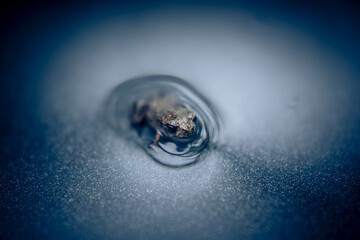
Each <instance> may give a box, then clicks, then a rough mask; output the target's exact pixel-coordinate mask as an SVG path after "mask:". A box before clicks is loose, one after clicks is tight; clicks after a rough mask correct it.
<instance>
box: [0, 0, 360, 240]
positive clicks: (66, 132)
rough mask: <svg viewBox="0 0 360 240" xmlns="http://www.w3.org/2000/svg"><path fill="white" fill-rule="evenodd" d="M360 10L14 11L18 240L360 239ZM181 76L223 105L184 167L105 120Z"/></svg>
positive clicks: (216, 6) (280, 6) (91, 6)
mask: <svg viewBox="0 0 360 240" xmlns="http://www.w3.org/2000/svg"><path fill="white" fill-rule="evenodd" d="M358 12H359V7H358V6H357V5H355V4H352V3H350V2H346V3H340V2H333V1H316V2H307V1H305V2H302V3H297V2H288V1H277V2H268V1H257V2H250V1H248V2H241V3H236V2H223V3H218V2H214V1H212V2H206V3H205V2H199V1H197V2H171V3H169V2H138V3H121V2H107V3H98V2H93V1H89V2H88V1H87V2H78V3H70V2H62V3H55V2H53V3H49V2H44V1H35V2H16V3H13V5H11V6H3V7H2V10H1V29H0V30H1V39H0V43H1V46H0V47H1V56H0V59H1V81H0V83H1V86H0V87H1V88H0V91H1V92H0V93H1V96H0V104H1V105H0V106H1V118H0V131H1V132H0V133H1V138H0V143H1V146H0V147H1V148H0V160H1V169H0V173H1V175H0V213H1V215H0V217H1V219H0V237H1V238H3V239H307V238H315V239H325V238H327V239H329V238H330V239H336V238H346V239H351V238H352V239H356V238H357V237H359V234H360V230H359V226H360V220H359V219H360V218H359V216H360V209H359V207H360V206H359V204H360V194H359V190H360V189H359V184H360V177H359V173H360V171H359V170H360V168H359V167H360V164H359V153H360V148H359V147H360V146H359V140H360V124H359V122H360V121H359V120H360V95H359V92H360V81H359V76H360V73H359V59H360V51H359V50H360V47H359V42H360V27H359V26H360V25H359V16H358ZM147 74H170V75H175V76H178V77H181V78H184V79H185V80H187V81H189V82H190V83H191V84H192V85H193V86H194V87H196V88H197V89H198V90H199V91H201V92H202V93H203V94H204V95H205V96H207V97H208V98H209V99H210V100H211V101H212V102H213V103H214V104H215V105H216V106H217V107H218V109H219V110H220V112H221V115H222V117H223V119H224V131H223V132H222V139H221V140H220V142H219V144H218V147H217V148H215V149H213V150H211V151H210V152H209V154H207V155H206V158H205V159H204V160H203V161H201V162H199V163H198V164H196V165H194V166H191V167H186V168H182V169H172V168H167V167H164V166H162V165H160V164H157V163H156V162H154V161H153V160H152V159H151V158H150V157H149V156H148V155H146V154H145V153H144V151H142V150H141V149H140V148H138V147H137V146H136V145H135V144H134V143H131V142H127V141H126V140H124V139H122V138H121V136H118V135H117V134H116V133H115V132H114V131H113V130H112V129H110V128H109V127H108V126H106V124H104V119H103V116H102V110H103V107H104V105H103V104H104V101H105V100H106V98H107V97H108V96H109V94H110V92H111V90H112V89H113V88H114V87H116V86H117V85H118V84H119V83H121V82H122V81H125V80H126V79H128V78H132V77H135V76H143V75H147Z"/></svg>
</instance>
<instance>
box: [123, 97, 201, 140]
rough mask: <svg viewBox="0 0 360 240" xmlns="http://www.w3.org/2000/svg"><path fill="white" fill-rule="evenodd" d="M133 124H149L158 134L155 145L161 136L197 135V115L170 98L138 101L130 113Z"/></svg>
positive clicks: (181, 136)
mask: <svg viewBox="0 0 360 240" xmlns="http://www.w3.org/2000/svg"><path fill="white" fill-rule="evenodd" d="M130 120H131V122H132V124H135V125H144V124H148V125H149V126H150V127H151V128H153V129H154V130H155V132H156V135H155V138H154V142H153V144H156V143H157V142H158V141H159V139H160V136H166V137H171V138H174V137H176V138H187V137H190V136H192V135H193V134H194V133H195V129H196V125H195V121H196V115H195V113H194V112H192V111H190V110H188V108H186V107H185V106H184V105H182V104H180V103H177V102H175V101H174V100H173V99H172V98H170V97H166V96H165V97H151V98H149V99H148V101H146V102H144V101H141V100H139V101H136V102H135V103H134V104H133V106H132V109H131V112H130Z"/></svg>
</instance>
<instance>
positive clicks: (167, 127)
mask: <svg viewBox="0 0 360 240" xmlns="http://www.w3.org/2000/svg"><path fill="white" fill-rule="evenodd" d="M166 129H167V130H168V131H169V133H176V130H177V127H176V126H174V125H170V124H166Z"/></svg>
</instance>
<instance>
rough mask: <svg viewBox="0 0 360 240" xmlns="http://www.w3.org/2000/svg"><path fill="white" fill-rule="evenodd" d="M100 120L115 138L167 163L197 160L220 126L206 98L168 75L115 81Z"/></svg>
mask: <svg viewBox="0 0 360 240" xmlns="http://www.w3.org/2000/svg"><path fill="white" fill-rule="evenodd" d="M106 120H107V122H108V123H109V125H110V126H111V127H112V128H113V129H114V130H115V131H116V132H117V133H118V134H119V136H121V137H124V138H126V139H127V140H129V141H135V142H136V143H137V144H138V145H139V146H140V147H141V148H143V149H144V150H145V152H146V153H148V154H149V155H150V156H151V157H152V158H153V159H154V160H156V161H158V162H159V163H162V164H164V165H167V166H173V167H180V166H186V165H190V164H193V163H195V162H196V161H198V160H199V158H200V155H201V154H202V153H203V152H204V150H205V149H206V148H207V147H208V146H209V145H210V144H214V142H216V140H217V138H218V136H219V133H220V129H221V120H220V117H219V114H218V113H217V111H216V110H215V108H214V107H213V105H212V104H211V103H210V102H209V100H207V99H206V98H205V97H204V96H203V95H202V94H200V93H199V92H198V91H197V90H196V89H194V88H193V87H192V86H191V85H190V84H189V83H187V82H185V81H184V80H182V79H180V78H177V77H173V76H168V75H151V76H145V77H140V78H134V79H131V80H128V81H126V82H124V83H121V84H120V85H119V86H117V87H116V88H115V89H114V90H113V91H112V93H111V94H110V97H109V99H108V101H107V103H106Z"/></svg>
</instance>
